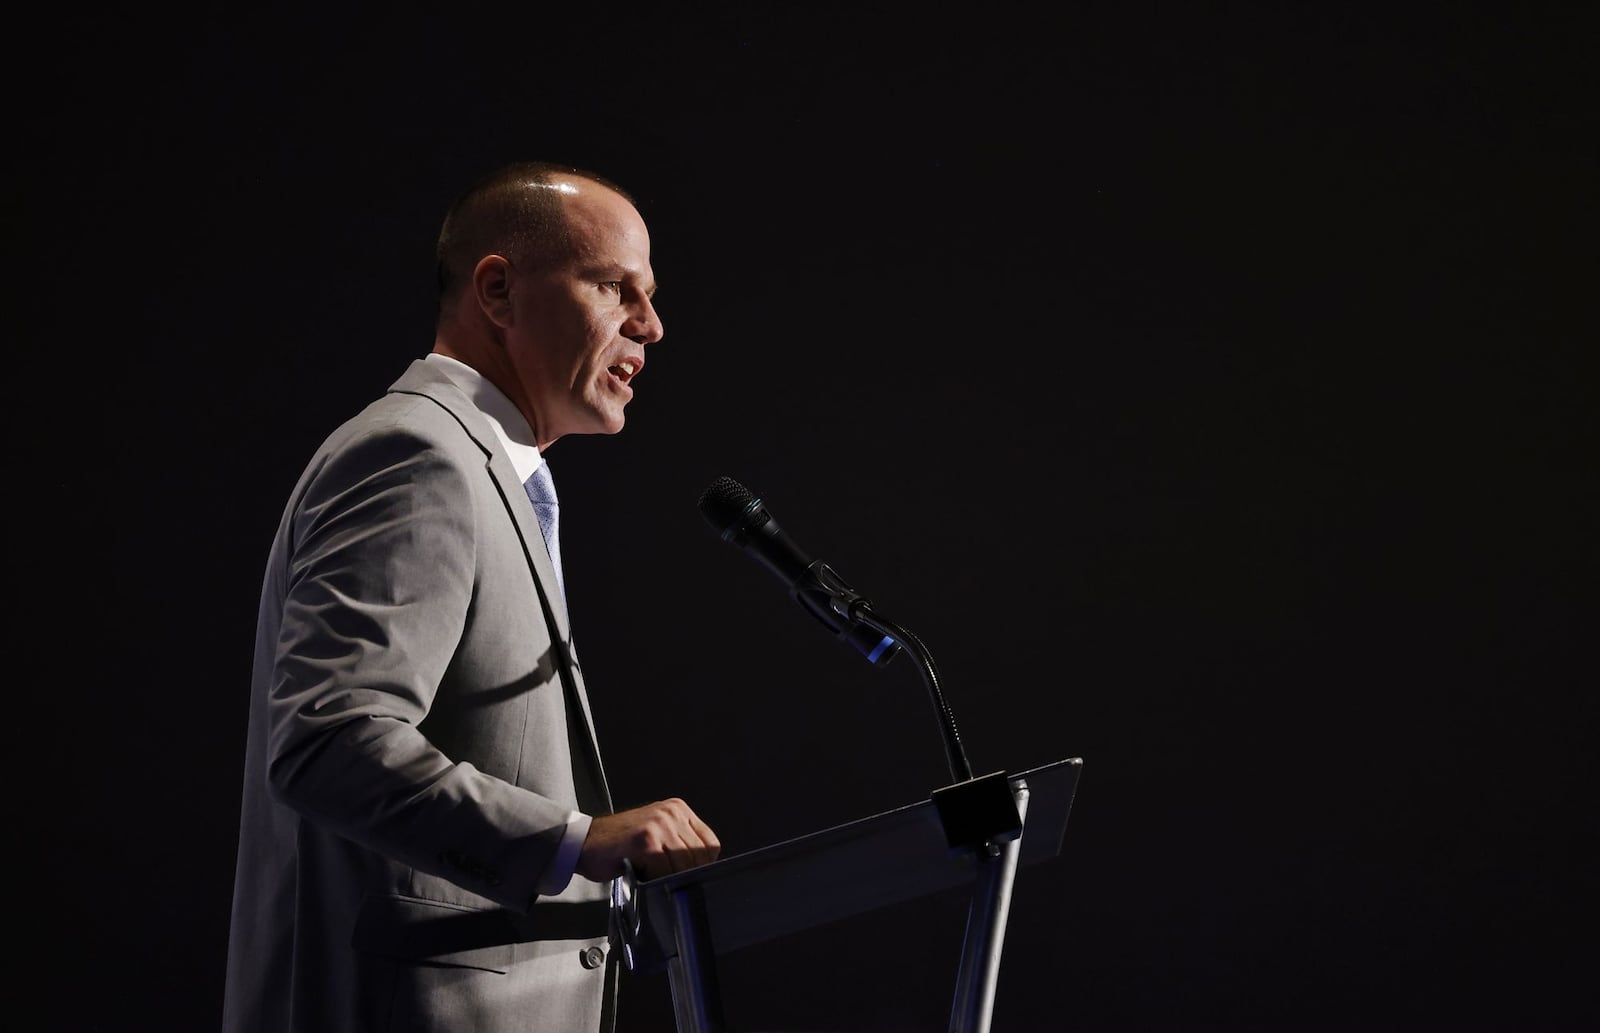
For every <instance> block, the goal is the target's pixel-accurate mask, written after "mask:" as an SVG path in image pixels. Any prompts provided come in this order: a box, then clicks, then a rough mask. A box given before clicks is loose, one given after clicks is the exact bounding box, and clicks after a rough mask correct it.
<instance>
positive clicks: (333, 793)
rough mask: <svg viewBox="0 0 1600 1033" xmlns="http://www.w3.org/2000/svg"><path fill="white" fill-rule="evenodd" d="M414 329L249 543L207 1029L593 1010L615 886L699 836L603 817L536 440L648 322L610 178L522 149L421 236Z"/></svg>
mask: <svg viewBox="0 0 1600 1033" xmlns="http://www.w3.org/2000/svg"><path fill="white" fill-rule="evenodd" d="M437 259H438V275H439V287H440V295H439V309H438V313H439V314H438V320H437V327H436V333H435V340H434V345H433V349H432V351H431V352H430V353H429V354H428V355H426V356H425V357H423V358H419V359H416V360H414V361H413V362H412V363H411V365H410V367H409V368H408V369H406V370H405V371H404V373H403V375H402V376H401V377H400V378H399V379H398V380H396V381H395V382H394V383H393V384H392V385H391V386H390V387H389V389H388V391H387V393H385V394H384V395H383V396H382V397H381V398H378V399H377V400H375V401H373V402H371V403H370V404H369V405H367V406H366V408H365V409H363V410H362V411H361V412H359V413H358V414H356V415H355V416H354V417H352V418H351V419H349V420H348V421H346V422H345V423H344V424H343V425H342V426H340V427H339V428H338V429H336V430H335V431H334V432H333V433H332V434H330V435H329V436H328V437H327V439H326V440H325V441H323V443H322V444H321V446H320V447H319V448H318V449H317V450H316V452H315V454H314V455H313V456H312V457H311V460H310V462H309V463H308V464H307V466H306V468H305V470H304V472H303V473H302V475H301V476H300V478H299V481H298V483H297V484H296V485H295V487H294V490H293V492H292V494H291V495H290V497H289V500H288V503H287V505H286V507H285V509H284V512H283V516H282V520H281V522H280V524H279V526H278V531H277V534H276V536H275V538H274V540H273V543H272V547H271V551H270V554H269V556H268V560H267V567H266V573H265V576H264V579H263V585H262V590H261V600H260V618H259V623H258V631H257V637H256V648H255V662H254V669H253V677H252V685H251V695H250V704H249V726H248V735H247V744H246V757H245V772H244V792H243V804H242V814H241V821H240V829H239V851H238V860H237V869H236V875H235V885H234V898H233V916H232V926H231V930H230V936H229V944H228V963H227V983H226V992H225V1002H224V1009H223V1030H224V1031H225V1033H289V1031H291V1030H292V1031H295V1033H321V1031H328V1033H334V1031H337V1033H363V1031H368V1030H373V1031H376V1030H384V1031H400V1030H407V1031H411V1030H415V1031H436V1030H437V1031H443V1030H472V1031H476V1033H498V1031H501V1030H506V1031H510V1030H523V1031H526V1030H538V1031H568V1030H571V1031H590V1030H609V1029H611V1028H613V1025H614V1021H615V999H616V975H617V968H616V966H617V959H616V957H614V956H613V954H612V952H611V951H609V949H608V948H609V933H610V929H611V926H610V924H609V920H610V908H609V901H610V893H609V881H610V880H612V879H614V878H616V877H617V876H619V875H620V874H621V873H622V871H623V866H624V862H625V861H629V862H631V863H632V864H633V865H634V866H635V867H636V868H637V869H638V870H639V872H640V873H641V874H642V875H644V876H645V877H652V876H659V875H664V874H668V873H671V872H674V871H680V870H683V869H685V868H689V867H693V866H695V865H699V864H704V863H706V862H709V861H711V860H713V859H715V858H716V856H717V854H718V852H719V850H720V845H719V843H718V841H717V838H716V836H715V834H714V833H713V832H712V831H711V829H710V828H708V827H707V826H706V824H705V823H704V822H703V821H701V819H700V818H699V817H698V816H697V815H696V814H695V813H694V811H693V810H692V809H691V808H690V807H689V806H688V805H687V804H685V803H684V802H683V801H682V800H678V799H666V800H661V801H658V802H655V803H651V804H648V805H645V806H642V807H637V808H632V809H628V810H624V811H621V812H614V811H613V808H612V804H611V797H610V793H609V790H608V788H607V786H606V779H605V772H604V770H603V768H602V766H601V762H600V752H599V748H598V745H597V743H596V739H595V734H594V727H593V722H592V717H591V713H590V709H589V700H588V695H587V690H586V687H585V684H584V679H583V673H582V669H581V667H580V666H579V663H578V657H577V654H576V651H575V649H574V647H573V643H572V635H571V628H570V623H569V620H568V615H567V608H566V600H565V596H564V590H563V585H562V570H561V566H560V553H559V530H558V527H559V523H558V522H557V523H556V524H555V525H554V526H550V527H548V528H546V527H545V526H542V525H541V517H542V516H548V515H550V514H552V513H555V514H558V513H559V509H558V507H557V506H556V505H555V503H554V500H553V498H552V497H551V494H550V493H551V491H552V489H553V478H552V477H550V476H549V474H550V470H549V468H548V466H547V465H546V464H545V459H544V453H545V451H546V450H547V449H548V448H549V447H550V446H551V445H553V444H554V443H555V442H557V441H559V440H560V439H561V438H562V437H564V436H566V435H568V434H615V433H617V432H618V431H620V430H621V429H622V426H623V422H624V410H625V409H626V407H627V404H628V402H629V400H630V399H632V397H633V392H634V380H635V378H636V377H638V375H639V373H640V372H641V371H642V370H643V368H644V364H645V353H646V351H647V349H648V348H649V347H650V346H651V345H653V344H655V343H656V342H657V341H659V340H661V337H662V334H663V332H664V331H663V328H662V324H661V319H660V316H659V315H658V314H657V312H656V309H655V305H654V301H653V298H654V294H655V276H654V272H653V271H652V269H651V266H650V236H649V233H648V231H647V228H646V226H645V222H644V219H643V218H642V217H641V216H640V214H639V212H638V210H637V208H636V206H635V205H634V203H633V201H632V199H631V198H630V197H629V196H628V194H627V193H626V192H624V191H623V190H622V189H621V188H620V187H618V186H617V185H616V184H614V183H611V182H609V181H607V180H606V179H604V178H602V177H601V176H599V175H596V174H594V173H590V172H586V171H583V170H580V169H576V168H572V167H570V166H563V165H556V164H549V163H539V162H533V163H522V164H518V165H514V166H510V167H507V168H503V169H500V170H498V171H496V172H495V173H493V174H491V175H490V176H488V177H487V178H485V179H484V180H482V181H480V182H479V183H477V184H476V185H475V186H473V187H472V188H471V189H470V190H468V191H467V192H466V193H465V194H464V195H462V197H461V198H460V199H459V200H457V202H456V203H455V204H454V205H453V206H452V207H451V209H450V211H449V212H448V214H447V215H446V217H445V220H444V224H443V227H442V229H441V232H440V235H439V242H438V255H437Z"/></svg>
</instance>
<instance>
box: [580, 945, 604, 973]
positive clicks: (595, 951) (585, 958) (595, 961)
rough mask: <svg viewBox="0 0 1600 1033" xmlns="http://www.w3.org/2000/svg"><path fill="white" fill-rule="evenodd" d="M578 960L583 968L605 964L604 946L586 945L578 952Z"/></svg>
mask: <svg viewBox="0 0 1600 1033" xmlns="http://www.w3.org/2000/svg"><path fill="white" fill-rule="evenodd" d="M578 961H579V962H581V963H582V964H583V967H584V968H599V967H600V966H601V965H603V964H605V961H606V949H605V948H604V947H587V948H585V949H583V950H581V951H579V952H578Z"/></svg>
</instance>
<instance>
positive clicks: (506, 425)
mask: <svg viewBox="0 0 1600 1033" xmlns="http://www.w3.org/2000/svg"><path fill="white" fill-rule="evenodd" d="M424 359H425V360H426V361H428V362H431V363H434V364H435V365H437V366H438V367H439V369H440V371H441V372H443V373H444V375H445V376H447V377H449V378H450V381H451V383H453V384H455V385H456V387H459V388H460V389H461V393H462V394H464V395H466V396H467V401H469V402H471V403H472V404H473V406H474V407H475V408H476V409H477V410H478V412H480V413H482V414H483V418H484V419H486V420H488V421H489V426H490V427H493V428H494V436H495V437H496V438H498V439H499V441H500V447H501V448H503V449H505V450H506V455H507V456H508V457H509V458H510V459H511V466H512V468H513V469H515V470H516V471H517V480H519V481H524V482H526V481H527V479H528V478H529V477H532V476H533V471H535V470H537V469H539V467H540V465H541V464H542V463H543V462H544V456H543V455H541V454H540V452H539V446H538V445H537V444H535V443H534V438H533V428H532V427H529V426H528V421H527V420H526V419H525V418H524V417H523V415H522V412H521V410H519V409H518V408H517V407H516V406H515V405H514V404H512V401H511V399H509V398H507V397H506V394H505V392H504V391H501V390H500V389H499V388H498V387H495V386H494V384H492V383H490V382H489V378H488V377H485V376H484V375H483V374H482V373H479V372H478V371H477V370H475V369H473V368H472V367H471V366H469V365H467V364H466V363H464V362H462V361H460V360H459V359H452V358H450V357H449V356H448V355H440V354H438V353H437V352H429V353H428V354H427V355H425V356H424Z"/></svg>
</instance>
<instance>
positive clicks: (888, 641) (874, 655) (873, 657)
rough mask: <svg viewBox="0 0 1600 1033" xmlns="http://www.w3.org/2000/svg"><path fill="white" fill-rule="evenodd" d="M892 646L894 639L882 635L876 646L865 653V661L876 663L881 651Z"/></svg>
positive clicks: (881, 653)
mask: <svg viewBox="0 0 1600 1033" xmlns="http://www.w3.org/2000/svg"><path fill="white" fill-rule="evenodd" d="M893 646H894V639H892V638H890V637H889V636H888V635H885V636H883V641H882V642H879V643H878V648H877V649H874V650H873V651H872V652H870V653H868V654H867V662H868V663H872V664H875V663H877V662H878V657H880V656H882V655H883V651H884V650H885V649H889V648H891V647H893Z"/></svg>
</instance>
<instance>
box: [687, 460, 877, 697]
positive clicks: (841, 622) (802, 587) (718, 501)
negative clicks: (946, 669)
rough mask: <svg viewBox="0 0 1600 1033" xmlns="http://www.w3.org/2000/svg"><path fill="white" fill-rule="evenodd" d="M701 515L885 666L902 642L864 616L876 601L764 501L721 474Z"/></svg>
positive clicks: (707, 493) (830, 625)
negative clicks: (817, 555)
mask: <svg viewBox="0 0 1600 1033" xmlns="http://www.w3.org/2000/svg"><path fill="white" fill-rule="evenodd" d="M700 513H701V515H703V516H704V517H705V518H706V520H707V521H708V522H709V523H710V524H711V526H712V527H714V528H716V529H717V531H718V532H720V533H721V535H722V540H723V541H725V542H731V543H733V544H734V545H737V546H738V547H739V548H741V549H743V550H744V551H745V552H747V553H749V554H750V555H752V556H754V557H755V558H756V560H758V561H759V562H760V563H761V565H762V566H764V567H766V568H767V569H768V570H770V571H772V573H774V574H776V575H777V576H778V578H779V579H780V580H782V581H783V583H784V584H786V585H788V586H789V594H790V595H791V596H792V597H793V598H794V599H795V601H796V602H798V603H799V604H800V605H801V606H803V607H804V608H805V609H806V610H807V611H809V612H810V613H811V615H812V616H813V617H815V618H817V620H819V621H821V622H822V624H823V626H824V627H826V628H827V629H828V630H829V631H831V632H833V633H834V634H835V635H837V636H838V637H839V638H841V639H844V640H845V641H846V642H848V643H850V645H852V646H854V647H855V649H856V650H857V651H858V652H860V653H861V655H863V656H865V657H866V658H867V660H868V661H869V662H870V663H873V664H878V665H880V666H881V665H883V664H886V663H888V662H889V661H890V660H892V659H893V658H894V657H895V655H896V654H897V653H899V651H900V643H898V642H896V641H895V640H894V639H893V638H892V637H890V636H888V635H885V634H884V633H883V632H882V631H881V630H878V629H875V628H873V627H872V626H870V625H869V624H868V623H866V622H864V620H863V618H865V617H867V616H868V615H869V614H870V613H871V609H872V604H871V603H870V602H868V601H867V599H866V598H864V597H863V596H862V595H861V593H859V592H857V591H856V590H855V589H853V588H851V587H850V585H849V584H848V583H846V581H845V580H844V578H842V577H840V576H839V574H838V572H837V571H835V570H834V569H833V568H832V567H830V566H828V565H827V564H826V563H823V562H822V561H821V560H816V559H812V558H811V557H810V556H808V555H806V553H805V552H804V551H803V550H801V548H800V546H799V545H797V544H796V543H795V540H794V539H793V538H791V537H789V535H788V533H787V532H785V531H784V530H783V528H781V527H779V526H778V521H777V520H775V519H773V516H772V514H771V513H770V512H768V510H767V507H766V506H765V505H763V504H762V502H761V500H760V499H759V498H757V497H756V496H755V495H753V494H751V492H750V491H749V489H747V488H745V487H744V486H743V485H742V484H740V483H739V482H738V481H736V480H734V479H733V478H731V477H719V478H717V480H715V481H713V482H712V483H711V484H710V486H708V487H707V488H706V490H705V491H703V492H701V494H700Z"/></svg>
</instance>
